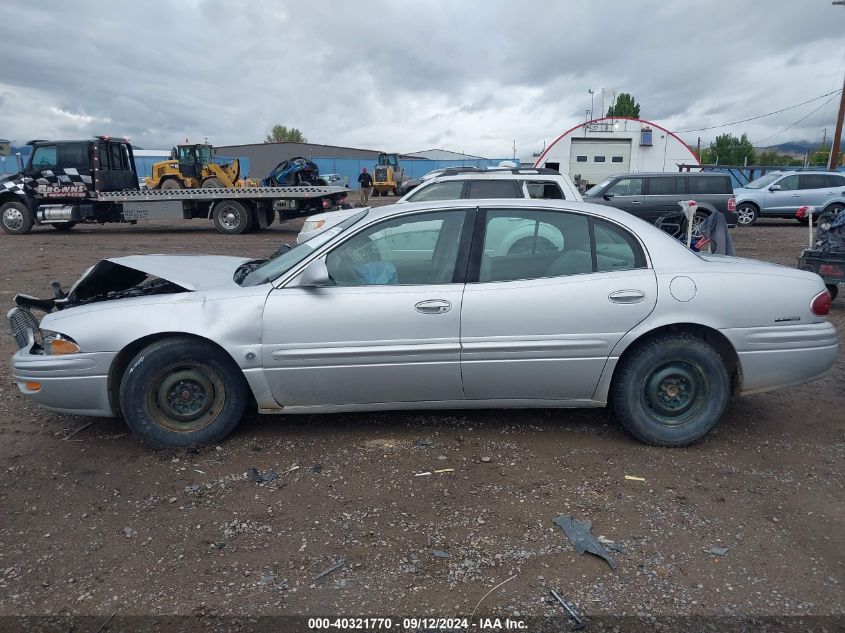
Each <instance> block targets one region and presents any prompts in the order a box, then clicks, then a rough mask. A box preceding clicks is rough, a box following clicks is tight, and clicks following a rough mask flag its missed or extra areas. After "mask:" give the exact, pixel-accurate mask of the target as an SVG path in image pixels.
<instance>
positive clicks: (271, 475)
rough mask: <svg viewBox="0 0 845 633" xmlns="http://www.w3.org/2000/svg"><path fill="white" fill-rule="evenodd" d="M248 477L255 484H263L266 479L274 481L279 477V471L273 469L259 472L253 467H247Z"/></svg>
mask: <svg viewBox="0 0 845 633" xmlns="http://www.w3.org/2000/svg"><path fill="white" fill-rule="evenodd" d="M249 478H250V479H252V480H253V481H254V482H255V483H257V484H263V483H265V482H268V481H275V480H276V479H278V478H279V473H277V472H276V471H273V470H268V471H265V472H261V471H260V470H258V469H257V468H255V467H252V468H250V469H249Z"/></svg>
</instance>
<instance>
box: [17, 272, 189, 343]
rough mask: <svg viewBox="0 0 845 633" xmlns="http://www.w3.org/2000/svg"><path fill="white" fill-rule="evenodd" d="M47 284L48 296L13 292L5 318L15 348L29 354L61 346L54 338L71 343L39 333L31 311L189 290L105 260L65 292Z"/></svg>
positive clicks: (55, 285)
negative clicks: (26, 349) (50, 290)
mask: <svg viewBox="0 0 845 633" xmlns="http://www.w3.org/2000/svg"><path fill="white" fill-rule="evenodd" d="M51 285H52V287H53V297H52V298H50V299H39V298H37V297H33V296H31V295H26V294H17V295H15V298H14V302H15V307H14V308H12V309H11V310H10V311H9V313H8V314H7V315H6V317H7V319H8V321H9V327H10V329H11V334H12V336H13V337H14V339H15V342H16V343H17V344H18V348H20V349H23V348H26V347H28V348H30V349H31V351H32V353H36V354H38V353H43V354H49V353H50V351H51V349H52V348H53V347H61V345H62V344H61V343H55V341H68V342H70V343H72V341H70V339H68V338H67V337H62V335H58V334H55V333H53V332H43V331H42V330H41V329H40V327H39V321H40V319H39V318H37V317H36V315H35V314H34V313H33V312H42V313H45V314H47V313H50V312H53V311H55V310H64V309H66V308H73V307H76V306H81V305H86V304H89V303H96V302H100V301H113V300H116V299H126V298H130V297H142V296H148V295H159V294H174V293H180V292H190V291H191V289H190V288H186V287H184V286H181V285H179V284H177V283H174V282H172V281H169V280H167V279H161V278H159V277H156V276H154V275H151V274H150V273H148V272H145V271H143V270H139V269H137V268H132V267H130V266H125V265H123V264H121V263H119V262H118V261H115V260H109V259H104V260H102V261H100V262H98V263H97V264H95V265H94V266H92V267H91V268H89V269H88V270H87V271H86V272H85V274H84V275H83V276H82V277H81V278H80V279H79V280H78V281H77V282H76V283H75V284H74V285H73V287H72V288H71V289H70V290H69V291H68V292H67V293H65V292H64V291H63V290H62V288H61V286H60V285H59V284H58V283H57V282H53V283H52V284H51ZM42 316H43V315H42Z"/></svg>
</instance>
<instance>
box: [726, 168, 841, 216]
mask: <svg viewBox="0 0 845 633" xmlns="http://www.w3.org/2000/svg"><path fill="white" fill-rule="evenodd" d="M734 194H735V195H736V211H737V216H738V218H737V223H738V224H739V225H740V226H751V225H752V224H754V223H755V222H757V220H758V218H761V217H764V218H795V213H796V212H797V211H798V209H799V208H800V207H804V206H811V207H814V208H815V209H816V213H818V214H821V213H823V212H825V211H835V212H837V213H838V212H840V211H842V209H845V174H841V173H836V172H826V171H824V172H823V171H817V172H816V171H785V172H772V173H768V174H765V175H764V176H761V177H760V178H757V179H756V180H753V181H752V182H750V183H748V184H747V185H745V187H741V188H739V189H736V190H735V191H734ZM798 220H799V221H801V222H803V223H806V222H807V220H806V219H801V218H798Z"/></svg>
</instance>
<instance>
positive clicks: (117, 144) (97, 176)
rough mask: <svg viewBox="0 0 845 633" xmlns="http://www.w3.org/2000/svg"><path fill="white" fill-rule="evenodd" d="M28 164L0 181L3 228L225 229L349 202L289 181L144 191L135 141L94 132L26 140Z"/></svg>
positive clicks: (336, 192)
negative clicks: (142, 224)
mask: <svg viewBox="0 0 845 633" xmlns="http://www.w3.org/2000/svg"><path fill="white" fill-rule="evenodd" d="M28 144H29V145H31V146H32V151H31V152H30V154H29V158H28V160H27V164H26V165H25V166H24V165H21V168H20V170H19V172H18V173H17V174H14V175H11V176H5V177H2V178H0V228H2V229H3V230H4V231H5V232H6V233H9V234H12V235H23V234H26V233H29V232H30V231H31V230H32V227H33V226H36V225H40V224H49V225H52V226H53V227H54V228H56V229H57V230H59V231H67V230H70V229H72V228H73V227H74V226H75V225H76V224H79V223H89V224H91V223H99V224H104V223H106V222H128V223H132V224H135V223H137V222H138V221H143V220H166V219H185V220H189V219H196V218H202V219H210V220H212V222H213V223H214V226H215V228H216V229H217V230H218V231H219V232H220V233H224V234H229V235H238V234H241V233H246V232H247V231H252V230H257V229H263V228H266V227H268V226H270V225H271V224H272V223H273V221H274V220H275V219H276V217H277V216H278V218H279V221H281V220H282V219H283V218H284V217H285V216H288V215H295V214H300V213H314V212H319V211H325V210H329V209H335V208H343V207H344V206H346V200H347V198H346V196H347V194H348V193H349V190H348V189H346V188H344V187H321V186H304V185H303V186H292V187H248V188H246V187H245V188H236V189H223V188H210V189H172V190H147V189H141V188H140V186H139V178H138V173H137V170H136V168H135V158H134V155H133V153H132V146H131V145H130V143H129V142H128V141H127V140H126V139H120V138H109V137H107V136H98V137H95V138H94V139H91V140H83V141H78V140H77V141H30V142H29V143H28Z"/></svg>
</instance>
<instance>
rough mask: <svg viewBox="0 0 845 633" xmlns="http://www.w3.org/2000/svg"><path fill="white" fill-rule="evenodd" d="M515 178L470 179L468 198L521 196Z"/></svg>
mask: <svg viewBox="0 0 845 633" xmlns="http://www.w3.org/2000/svg"><path fill="white" fill-rule="evenodd" d="M521 197H522V194H521V192H520V191H519V189H518V188H517V183H516V181H514V180H470V181H469V195H467V198H521Z"/></svg>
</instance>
